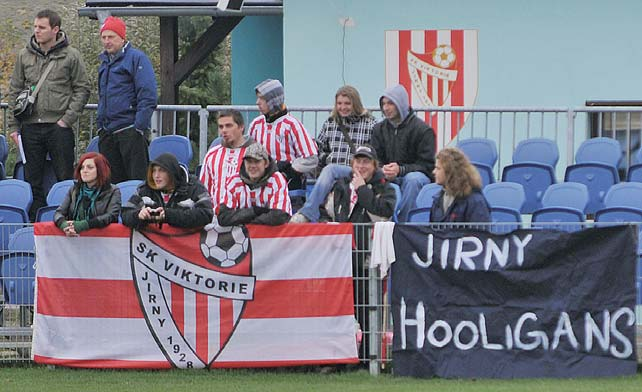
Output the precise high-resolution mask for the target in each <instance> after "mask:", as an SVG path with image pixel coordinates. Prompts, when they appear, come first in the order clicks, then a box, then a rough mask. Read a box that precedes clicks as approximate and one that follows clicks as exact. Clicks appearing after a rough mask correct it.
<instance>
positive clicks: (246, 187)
mask: <svg viewBox="0 0 642 392" xmlns="http://www.w3.org/2000/svg"><path fill="white" fill-rule="evenodd" d="M290 215H292V206H291V205H290V197H289V196H288V185H287V182H286V180H285V176H283V174H282V173H280V172H278V171H277V170H276V164H275V163H274V160H273V159H272V158H271V157H270V156H269V155H268V153H267V150H266V149H265V147H263V145H261V144H259V143H254V144H252V145H251V146H249V147H248V148H247V149H246V150H245V155H244V156H243V165H242V166H241V170H240V172H239V173H238V174H235V175H234V176H232V177H230V178H229V179H228V181H227V184H226V186H225V192H224V193H223V195H222V197H221V200H220V204H219V207H218V211H217V218H218V224H219V225H221V226H236V225H242V224H246V223H255V224H262V225H272V226H276V225H281V224H284V223H287V222H288V221H289V220H290Z"/></svg>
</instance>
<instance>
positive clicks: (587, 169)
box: [564, 137, 622, 214]
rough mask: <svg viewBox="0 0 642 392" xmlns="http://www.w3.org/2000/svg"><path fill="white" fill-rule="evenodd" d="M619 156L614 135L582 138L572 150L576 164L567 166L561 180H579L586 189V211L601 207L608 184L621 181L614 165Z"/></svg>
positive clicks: (594, 210) (616, 165) (620, 157)
mask: <svg viewBox="0 0 642 392" xmlns="http://www.w3.org/2000/svg"><path fill="white" fill-rule="evenodd" d="M621 160H622V148H621V147H620V143H619V142H618V141H617V140H615V139H610V138H606V137H598V138H594V139H589V140H586V141H584V142H583V143H582V144H581V145H580V147H579V148H578V150H577V153H576V154H575V162H576V163H575V164H574V165H570V166H568V167H567V168H566V174H565V176H564V181H566V182H578V183H582V184H584V185H586V187H587V188H588V190H589V196H590V197H589V204H588V206H587V207H586V212H587V213H589V214H593V213H595V212H596V211H597V210H599V209H601V208H603V207H604V196H605V195H606V192H607V191H608V190H609V188H610V187H611V186H612V185H614V184H617V183H619V182H620V176H619V174H618V171H617V168H618V165H619V164H620V161H621Z"/></svg>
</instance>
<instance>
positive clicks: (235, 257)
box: [201, 225, 250, 267]
mask: <svg viewBox="0 0 642 392" xmlns="http://www.w3.org/2000/svg"><path fill="white" fill-rule="evenodd" d="M208 226H210V225H208ZM205 229H206V230H203V231H201V252H203V256H205V258H206V259H207V261H209V262H210V263H212V264H214V265H216V266H217V267H233V266H235V265H236V264H238V263H239V262H240V261H241V260H243V258H244V257H245V255H246V254H247V252H248V249H249V247H250V238H249V235H248V232H247V229H246V228H245V227H244V226H218V225H211V226H210V227H207V226H206V227H205Z"/></svg>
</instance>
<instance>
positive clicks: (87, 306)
mask: <svg viewBox="0 0 642 392" xmlns="http://www.w3.org/2000/svg"><path fill="white" fill-rule="evenodd" d="M224 306H227V308H226V309H225V310H223V307H224ZM353 306H354V303H353V294H352V278H351V277H345V278H328V279H299V280H272V281H257V282H256V290H255V292H254V301H252V302H248V303H247V305H246V309H245V313H244V314H243V315H242V317H243V318H294V317H333V316H344V315H348V314H353V312H354V310H353ZM221 309H222V310H221V317H222V318H221V320H224V319H223V316H225V317H228V318H229V319H228V321H226V324H225V327H226V328H228V335H225V336H229V331H231V330H232V328H233V316H232V301H231V300H221ZM37 310H38V314H41V315H47V316H57V317H99V318H143V313H142V311H141V309H140V304H139V301H138V296H137V294H136V289H135V288H134V283H133V282H132V281H127V280H96V279H58V278H42V277H40V278H38V309H37ZM197 317H198V315H197ZM223 327H224V325H223V322H222V323H221V332H223Z"/></svg>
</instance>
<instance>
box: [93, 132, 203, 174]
mask: <svg viewBox="0 0 642 392" xmlns="http://www.w3.org/2000/svg"><path fill="white" fill-rule="evenodd" d="M90 151H94V152H98V136H96V137H94V138H93V139H91V141H90V142H89V145H88V146H87V152H90ZM165 152H171V153H172V154H174V155H175V156H176V159H178V163H180V164H181V165H183V166H185V167H189V164H190V162H191V160H192V158H193V157H194V151H193V149H192V143H191V142H190V140H189V139H188V138H187V137H185V136H180V135H165V136H159V137H157V138H155V139H152V141H151V142H150V143H149V159H150V160H153V159H156V157H158V156H159V155H160V154H162V153H165Z"/></svg>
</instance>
